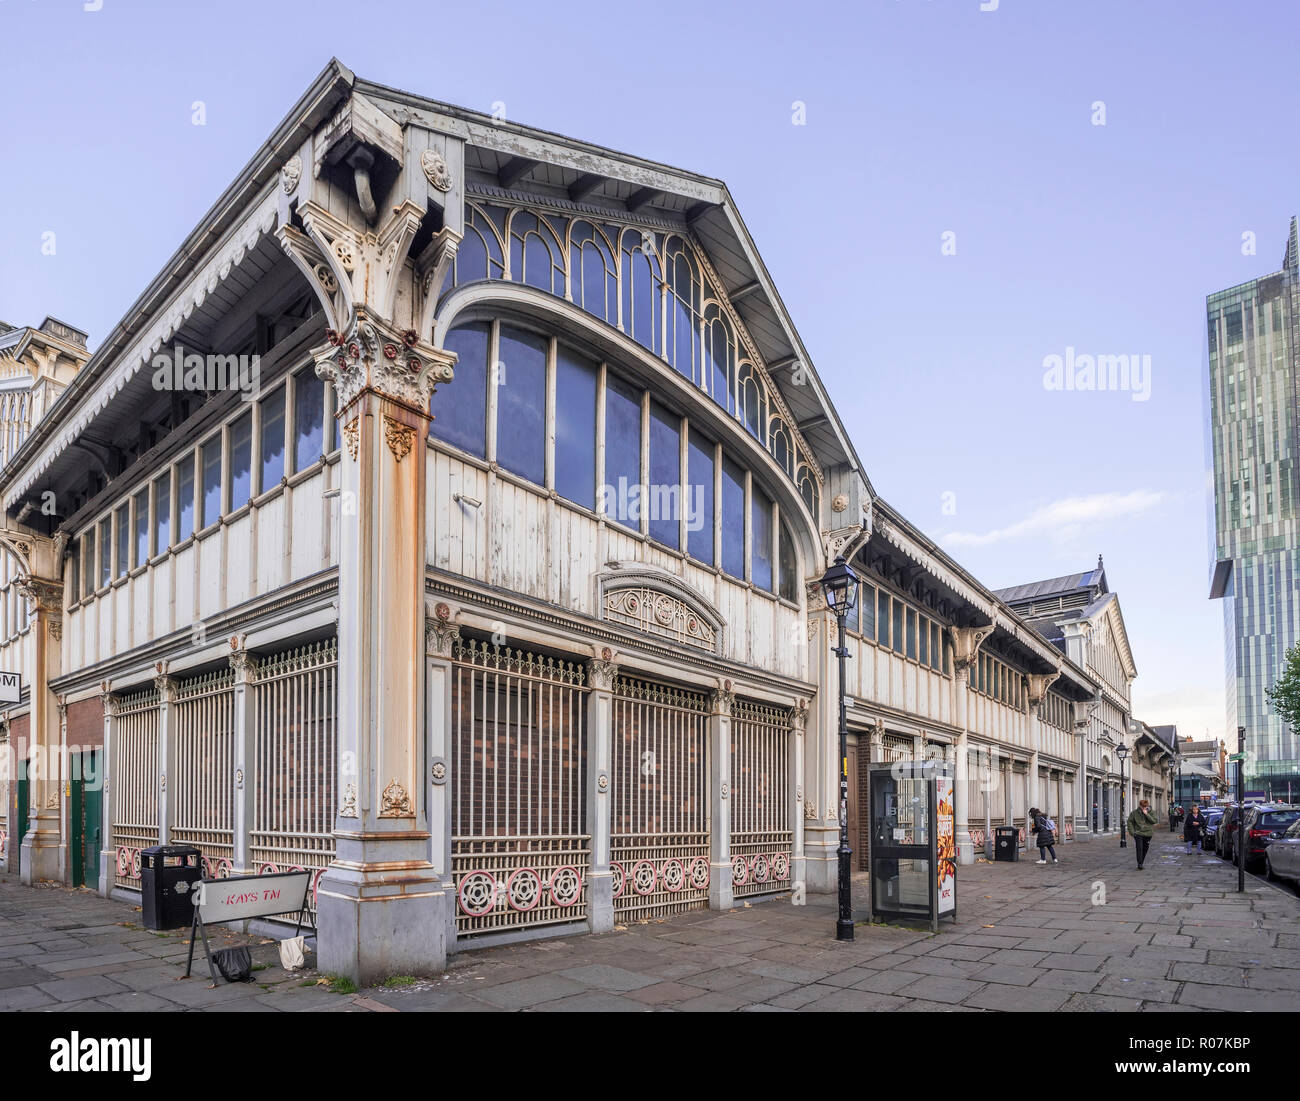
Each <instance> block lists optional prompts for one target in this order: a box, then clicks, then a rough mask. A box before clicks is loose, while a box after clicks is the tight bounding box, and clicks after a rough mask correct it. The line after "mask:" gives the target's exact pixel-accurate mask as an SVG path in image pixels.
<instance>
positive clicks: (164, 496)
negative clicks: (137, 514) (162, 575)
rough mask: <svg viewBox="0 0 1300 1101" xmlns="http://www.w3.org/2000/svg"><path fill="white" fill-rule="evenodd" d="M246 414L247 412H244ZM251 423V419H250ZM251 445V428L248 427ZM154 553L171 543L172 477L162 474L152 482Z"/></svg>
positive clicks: (163, 549) (159, 551) (160, 551)
mask: <svg viewBox="0 0 1300 1101" xmlns="http://www.w3.org/2000/svg"><path fill="white" fill-rule="evenodd" d="M244 416H245V417H247V416H248V414H247V413H245V414H244ZM250 424H251V420H250ZM249 433H250V440H249V443H250V445H251V443H252V440H251V433H252V429H251V427H250V429H249ZM153 517H154V523H153V527H154V546H153V549H154V553H155V554H162V552H163V551H165V550H166V549H167V548H168V547H170V546H171V545H172V478H171V475H170V474H164V475H163V476H162V477H161V478H157V479H155V480H154V483H153Z"/></svg>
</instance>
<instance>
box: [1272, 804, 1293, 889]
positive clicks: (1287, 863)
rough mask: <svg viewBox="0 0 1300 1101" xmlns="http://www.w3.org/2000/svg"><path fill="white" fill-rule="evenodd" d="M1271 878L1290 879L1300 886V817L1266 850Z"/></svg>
mask: <svg viewBox="0 0 1300 1101" xmlns="http://www.w3.org/2000/svg"><path fill="white" fill-rule="evenodd" d="M1264 864H1265V866H1266V867H1267V869H1268V878H1269V879H1289V880H1291V881H1292V882H1293V883H1295V884H1296V885H1297V886H1300V818H1297V819H1296V820H1295V821H1294V822H1292V823H1291V824H1290V825H1289V826H1288V827H1287V829H1286V833H1284V834H1283V835H1282V836H1281V837H1275V838H1273V839H1272V840H1271V841H1270V842H1269V843H1268V847H1267V848H1266V849H1265V850H1264Z"/></svg>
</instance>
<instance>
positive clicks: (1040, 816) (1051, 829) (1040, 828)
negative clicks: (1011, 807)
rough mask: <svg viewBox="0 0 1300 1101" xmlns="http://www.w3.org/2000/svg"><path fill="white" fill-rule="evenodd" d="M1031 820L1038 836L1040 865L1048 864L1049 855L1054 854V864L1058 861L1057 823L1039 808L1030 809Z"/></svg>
mask: <svg viewBox="0 0 1300 1101" xmlns="http://www.w3.org/2000/svg"><path fill="white" fill-rule="evenodd" d="M1029 820H1030V821H1031V822H1032V823H1033V824H1034V833H1036V834H1037V835H1038V863H1039V864H1046V863H1047V854H1048V853H1051V854H1052V863H1053V864H1059V863H1060V861H1059V860H1057V859H1056V823H1055V822H1053V821H1052V819H1051V818H1049V817H1048V816H1047V815H1046V814H1044V813H1043V812H1042V811H1041V810H1039V809H1038V808H1037V807H1030V808H1029Z"/></svg>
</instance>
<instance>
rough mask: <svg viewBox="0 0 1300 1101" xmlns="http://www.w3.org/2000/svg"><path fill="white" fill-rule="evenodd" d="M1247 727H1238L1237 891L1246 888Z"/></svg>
mask: <svg viewBox="0 0 1300 1101" xmlns="http://www.w3.org/2000/svg"><path fill="white" fill-rule="evenodd" d="M1245 827H1246V728H1245V727H1244V726H1239V727H1237V837H1236V841H1237V891H1238V892H1242V891H1244V890H1245V889H1246V829H1245Z"/></svg>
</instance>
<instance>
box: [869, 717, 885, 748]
mask: <svg viewBox="0 0 1300 1101" xmlns="http://www.w3.org/2000/svg"><path fill="white" fill-rule="evenodd" d="M870 743H871V745H873V746H875V747H876V748H877V749H883V748H884V745H885V720H884V719H877V720H876V721H875V722H874V723H873V724H872V726H871V736H870Z"/></svg>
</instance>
